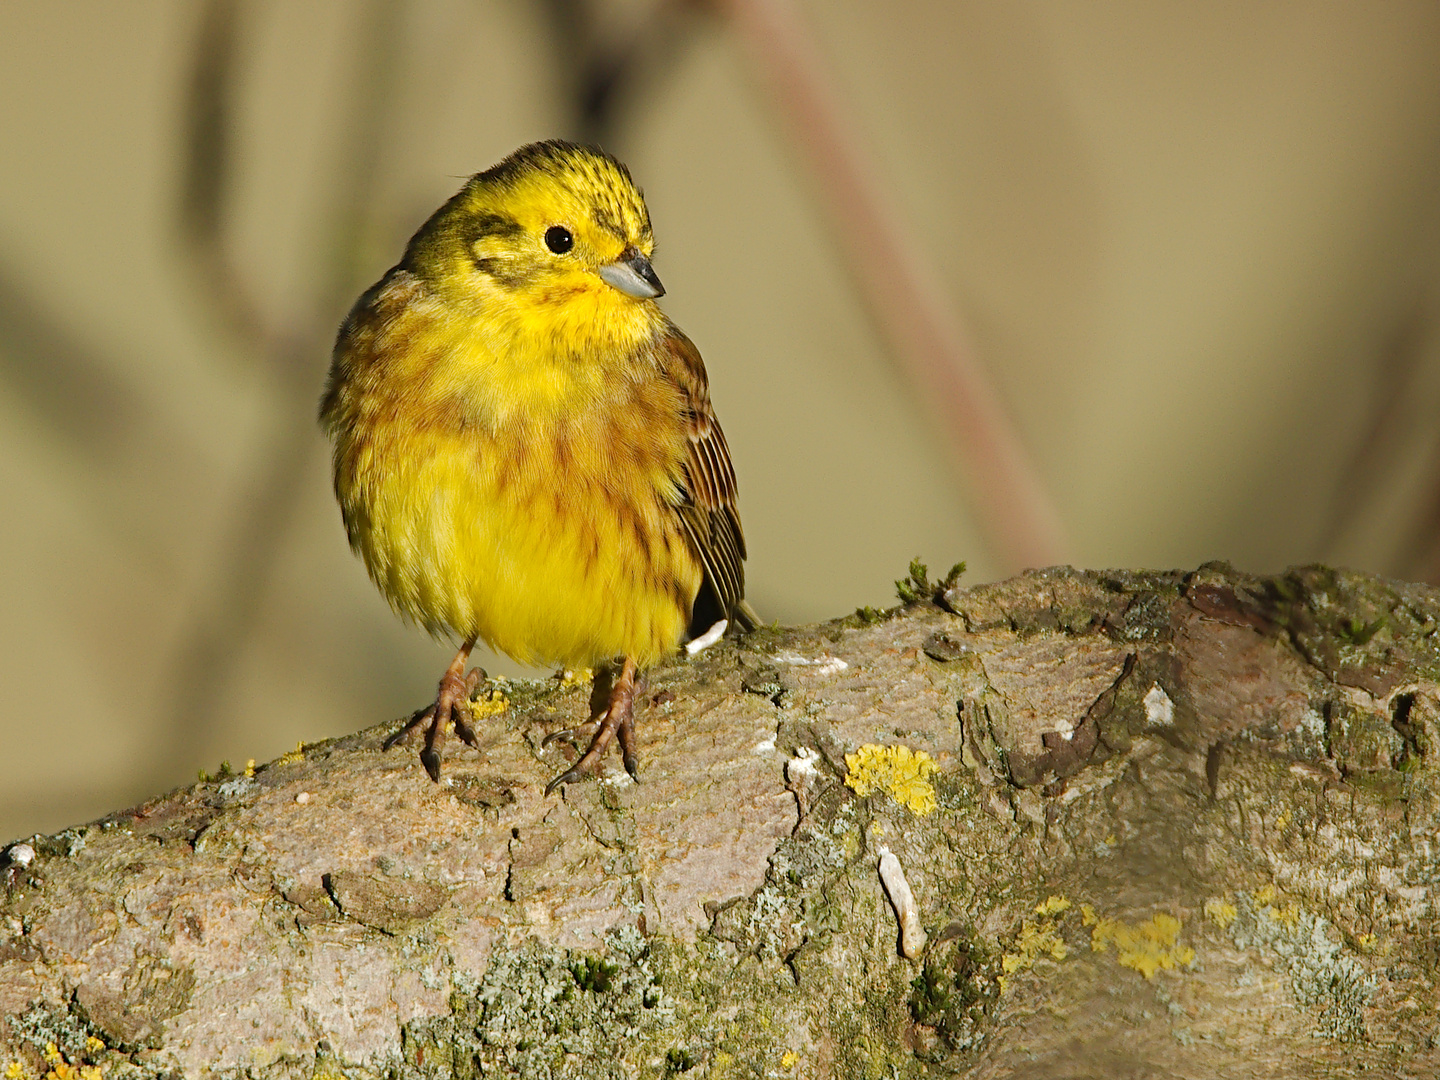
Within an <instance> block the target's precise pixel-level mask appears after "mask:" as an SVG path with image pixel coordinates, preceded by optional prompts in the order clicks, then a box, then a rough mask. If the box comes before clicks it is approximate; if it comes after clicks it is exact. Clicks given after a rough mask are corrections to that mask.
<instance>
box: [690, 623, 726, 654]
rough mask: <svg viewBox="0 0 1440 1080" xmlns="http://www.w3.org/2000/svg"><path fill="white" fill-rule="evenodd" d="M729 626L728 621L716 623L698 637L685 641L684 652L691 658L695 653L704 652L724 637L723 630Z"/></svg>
mask: <svg viewBox="0 0 1440 1080" xmlns="http://www.w3.org/2000/svg"><path fill="white" fill-rule="evenodd" d="M729 625H730V623H729V621H728V620H726V619H721V620H720V621H719V622H717V623H716V624H715V625H714V626H712V627H710V629H709V630H706V631H705V632H704V633H703V634H701V635H700V636H699V637H696V638H691V639H690V640H689V641H687V642H686V643H685V651H686V652H687V653H689V654H690V655H691V656H694V655H695V654H696V653H701V652H704V651H705V650H706V649H708V648H709V647H710V646H711V645H714V644H715V643H716V642H717V641H719V640H720V639H721V638H722V637H724V636H725V628H726V627H727V626H729Z"/></svg>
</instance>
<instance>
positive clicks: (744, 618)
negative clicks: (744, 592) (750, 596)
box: [735, 598, 765, 630]
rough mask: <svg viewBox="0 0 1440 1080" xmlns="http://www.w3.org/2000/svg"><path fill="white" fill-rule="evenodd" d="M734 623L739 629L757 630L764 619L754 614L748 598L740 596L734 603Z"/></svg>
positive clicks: (763, 622)
mask: <svg viewBox="0 0 1440 1080" xmlns="http://www.w3.org/2000/svg"><path fill="white" fill-rule="evenodd" d="M735 623H736V625H738V626H739V628H740V629H741V630H758V629H759V628H760V627H761V626H763V625H764V624H765V620H764V619H762V618H760V616H759V615H758V614H756V612H755V609H754V608H753V607H751V606H750V603H749V601H748V600H745V599H743V598H742V599H741V600H740V602H739V603H737V604H736V605H735Z"/></svg>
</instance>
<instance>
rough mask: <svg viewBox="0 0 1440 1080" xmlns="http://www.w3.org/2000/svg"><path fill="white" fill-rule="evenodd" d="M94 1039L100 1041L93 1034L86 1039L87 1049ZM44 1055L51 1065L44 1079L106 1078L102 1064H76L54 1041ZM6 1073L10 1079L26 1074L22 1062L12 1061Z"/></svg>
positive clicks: (85, 1079)
mask: <svg viewBox="0 0 1440 1080" xmlns="http://www.w3.org/2000/svg"><path fill="white" fill-rule="evenodd" d="M92 1041H93V1042H99V1040H98V1039H95V1038H94V1037H93V1036H92V1037H91V1038H90V1039H87V1040H85V1048H86V1049H87V1050H90V1044H91V1042H92ZM100 1049H101V1050H103V1049H105V1044H104V1043H100ZM92 1052H95V1051H92ZM44 1057H45V1063H46V1064H47V1065H49V1066H50V1068H49V1070H48V1071H47V1072H46V1073H45V1078H44V1080H104V1076H105V1074H104V1072H102V1071H101V1069H100V1066H98V1065H76V1064H74V1063H72V1062H70V1061H67V1060H66V1058H65V1055H64V1054H62V1053H61V1052H60V1048H59V1047H58V1046H56V1045H55V1044H54V1043H53V1042H52V1043H46V1044H45V1054H44ZM5 1075H6V1077H7V1078H8V1080H16V1078H17V1077H20V1076H22V1075H24V1073H23V1071H22V1070H21V1069H20V1063H19V1062H12V1063H11V1065H10V1067H9V1068H7V1069H6V1070H5Z"/></svg>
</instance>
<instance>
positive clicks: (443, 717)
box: [384, 638, 485, 784]
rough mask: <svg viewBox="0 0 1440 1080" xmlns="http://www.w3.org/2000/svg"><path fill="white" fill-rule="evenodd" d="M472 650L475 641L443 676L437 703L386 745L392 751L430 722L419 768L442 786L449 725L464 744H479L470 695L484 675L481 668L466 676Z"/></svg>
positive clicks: (419, 712) (421, 711)
mask: <svg viewBox="0 0 1440 1080" xmlns="http://www.w3.org/2000/svg"><path fill="white" fill-rule="evenodd" d="M473 648H475V639H474V638H471V639H470V640H469V641H467V642H465V644H463V645H461V646H460V651H459V652H457V653H456V654H455V659H454V660H452V661H450V666H449V667H448V668H446V669H445V674H444V675H442V676H440V686H439V688H438V689H437V690H436V692H435V700H434V702H432V703H431V704H430V705H427V706H426V707H425V708H423V709H420V710H418V711H417V712H416V713H415V715H414V716H412V717H410V720H409V722H408V723H406V725H405V726H404V727H402V728H401V729H400V730H399V731H397V732H396V733H395V734H394V735H391V736H390V737H389V738H388V739H386V740H385V743H384V749H386V750H389V749H390V748H391V747H392V746H394V745H395V744H396V743H398V742H399V741H400V740H401V739H403V738H405V736H407V735H409V734H410V733H411V732H412V731H414V730H415V729H416V728H418V727H419V726H420V725H421V724H423V723H425V721H426V720H429V721H430V726H429V727H427V728H426V729H425V748H424V749H423V750H421V751H420V764H421V765H424V766H425V771H426V772H427V773H429V774H430V779H431V780H434V781H435V782H436V783H437V784H438V783H439V782H440V746H441V744H442V742H443V741H444V738H445V723H446V721H449V722H450V723H451V724H452V725H454V727H455V734H456V735H459V736H460V738H461V739H462V740H463V741H464V742H466V743H468V744H469V745H470V746H476V745H478V743H479V740H478V739H476V737H475V729H474V728H473V727H471V726H470V695H471V694H473V693H475V691H476V690H478V689H479V688H480V683H481V681H482V680H483V679H484V678H485V673H484V672H483V671H481V670H480V669H479V668H471V669H470V674H468V675H467V674H465V661H466V660H468V659H470V650H471V649H473Z"/></svg>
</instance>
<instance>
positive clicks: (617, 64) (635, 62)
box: [543, 0, 699, 146]
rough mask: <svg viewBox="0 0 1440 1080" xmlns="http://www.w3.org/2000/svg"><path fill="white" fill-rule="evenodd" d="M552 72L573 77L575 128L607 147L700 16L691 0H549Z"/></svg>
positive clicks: (674, 58)
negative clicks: (620, 0) (635, 1)
mask: <svg viewBox="0 0 1440 1080" xmlns="http://www.w3.org/2000/svg"><path fill="white" fill-rule="evenodd" d="M543 7H544V9H545V11H546V12H547V13H548V15H549V16H550V19H549V22H550V33H551V37H552V41H553V46H554V51H555V60H556V63H555V71H556V72H557V73H558V75H559V77H560V78H561V79H562V80H564V79H567V77H568V83H569V85H568V86H567V94H566V96H567V97H568V99H569V102H570V106H571V109H572V113H573V121H572V122H573V124H574V131H573V132H572V134H573V135H574V137H575V138H576V139H578V140H579V141H580V142H585V143H596V144H598V145H602V146H605V145H609V144H611V143H612V142H613V140H614V139H615V137H616V135H617V133H618V130H619V127H620V120H621V114H622V111H623V108H624V106H625V104H626V103H627V101H629V100H632V99H633V98H634V97H635V96H636V95H637V93H638V91H639V90H640V89H641V88H643V87H644V86H645V84H646V83H651V82H656V81H659V78H660V76H661V74H662V71H661V69H662V68H666V69H668V68H673V67H674V66H675V65H676V64H677V63H678V62H679V58H680V56H681V55H682V51H683V47H684V45H685V43H686V42H687V41H688V40H689V39H690V36H691V31H692V30H693V27H694V25H695V19H696V16H697V15H698V14H699V10H698V7H697V4H696V3H695V2H694V0H653V2H652V3H650V4H649V5H648V6H644V7H640V8H636V7H634V6H631V5H617V4H613V3H604V2H603V0H602V2H600V3H596V2H595V0H545V2H544V4H543Z"/></svg>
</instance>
